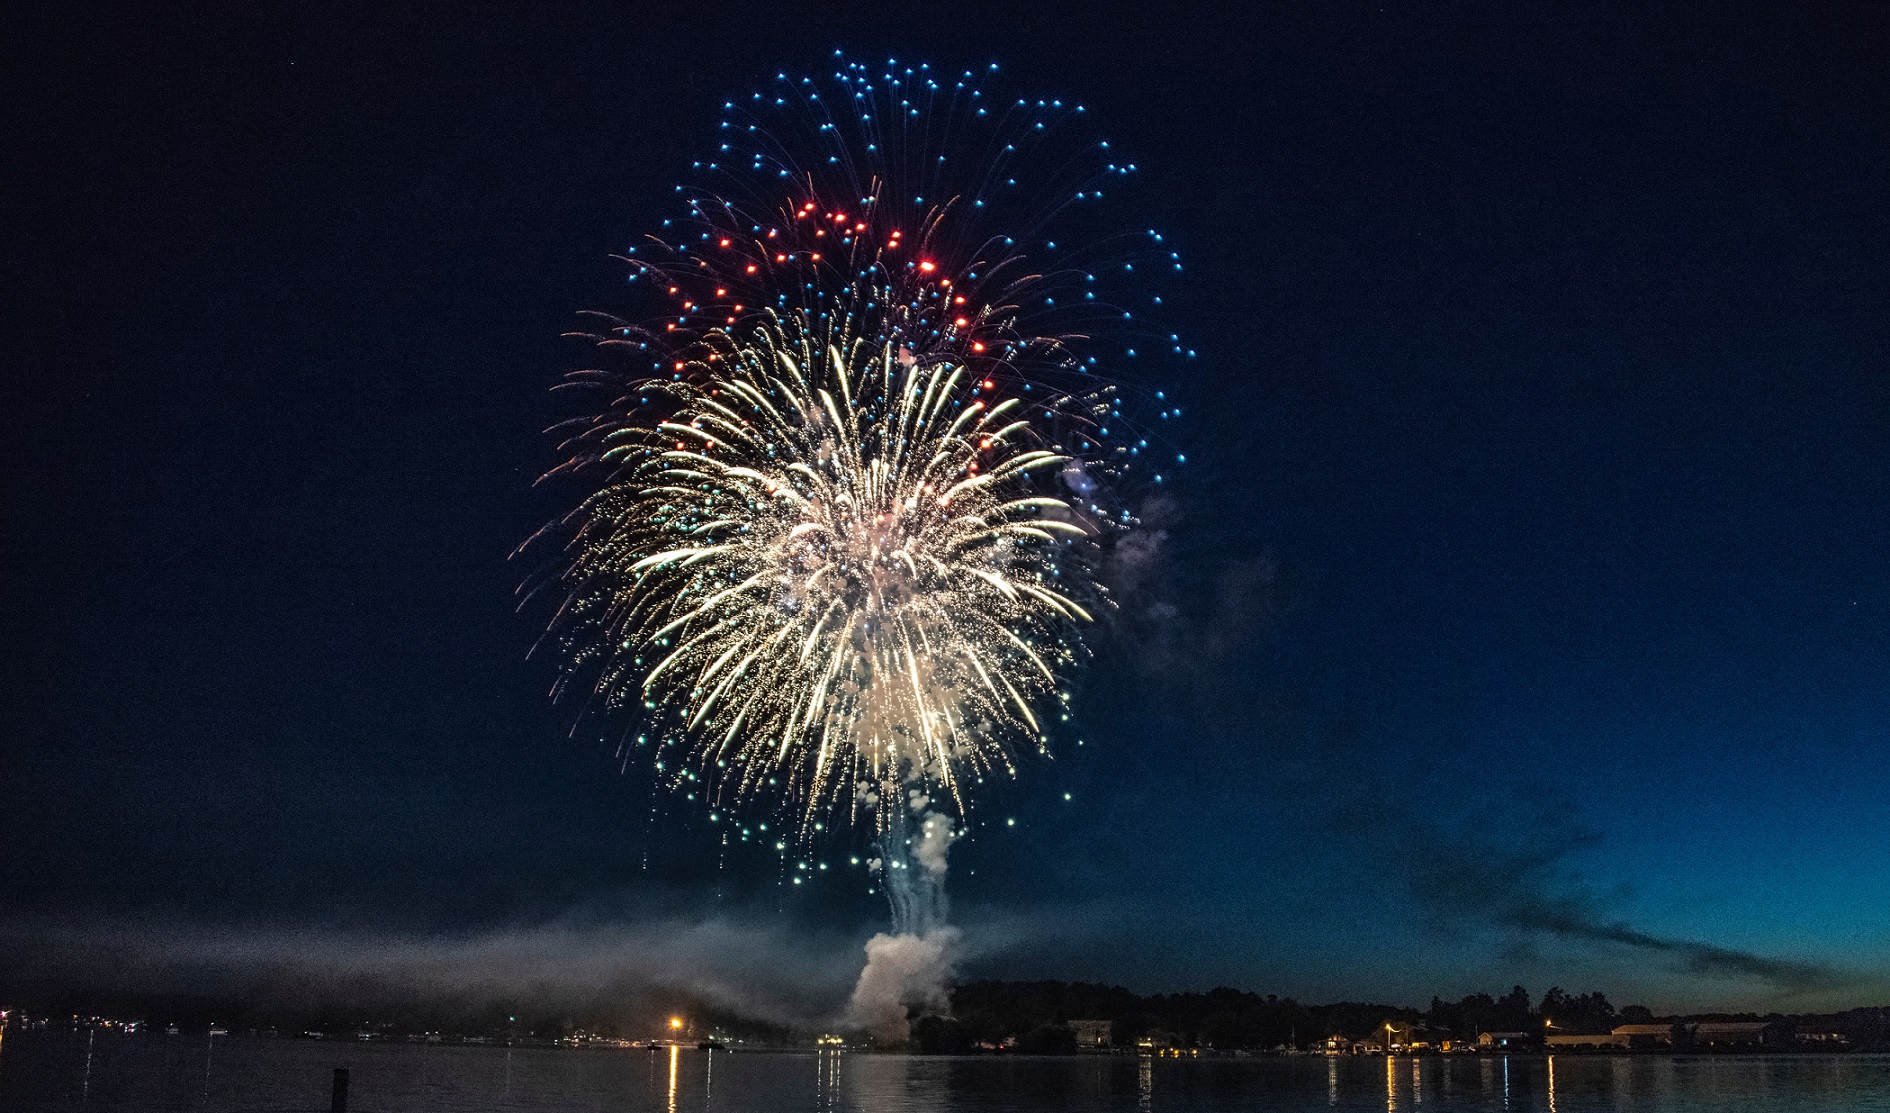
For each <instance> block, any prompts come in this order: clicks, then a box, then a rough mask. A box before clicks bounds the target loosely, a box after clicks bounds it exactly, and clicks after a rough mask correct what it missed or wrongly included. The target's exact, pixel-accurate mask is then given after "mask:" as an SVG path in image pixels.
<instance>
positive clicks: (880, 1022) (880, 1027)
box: [846, 791, 964, 1043]
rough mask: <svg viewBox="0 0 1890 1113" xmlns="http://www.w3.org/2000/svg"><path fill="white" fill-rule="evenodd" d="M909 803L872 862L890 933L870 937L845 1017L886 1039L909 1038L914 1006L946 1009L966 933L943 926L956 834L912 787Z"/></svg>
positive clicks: (893, 816)
mask: <svg viewBox="0 0 1890 1113" xmlns="http://www.w3.org/2000/svg"><path fill="white" fill-rule="evenodd" d="M888 795H891V794H888ZM894 799H897V797H896V796H895V797H894ZM906 804H907V806H906V807H903V808H902V807H898V806H897V805H895V806H893V807H892V808H890V809H889V814H888V816H887V827H886V832H885V834H884V835H883V836H882V837H881V840H880V842H881V847H880V857H879V858H878V859H877V860H876V861H877V863H878V867H879V873H880V880H881V883H882V884H884V885H885V886H886V897H887V900H888V901H889V902H890V903H891V905H892V912H893V930H892V931H891V932H881V933H880V934H878V935H875V936H873V938H871V939H869V940H867V943H866V969H864V970H862V971H860V980H859V983H858V984H857V985H855V986H854V987H853V998H852V1000H851V1001H850V1002H848V1005H847V1015H846V1024H847V1026H848V1027H851V1028H863V1029H865V1030H866V1031H868V1032H870V1033H872V1035H873V1037H874V1038H875V1039H877V1040H880V1041H881V1042H885V1043H897V1042H901V1041H903V1040H905V1039H906V1038H907V1037H909V1036H910V1035H911V1031H912V1029H911V1024H910V1022H909V1019H908V1018H909V1017H910V1015H911V1013H912V1012H913V1010H915V1009H916V1010H918V1011H919V1012H921V1013H927V1012H929V1013H934V1014H940V1013H944V1012H946V1011H947V1010H948V1009H949V1008H950V1007H951V991H950V985H951V976H952V964H953V962H954V961H955V960H956V959H957V957H958V952H959V949H960V944H961V943H962V942H963V938H964V936H963V933H962V932H960V931H959V930H958V929H957V928H955V927H952V926H950V925H948V924H946V923H945V915H946V911H947V906H946V902H945V864H946V863H945V856H946V854H947V852H948V851H950V849H951V845H952V840H953V839H956V838H957V837H958V834H959V832H958V830H957V828H956V827H955V826H954V824H953V823H952V820H951V817H950V816H947V815H941V814H940V813H938V812H934V811H931V810H930V807H931V800H930V799H929V798H927V797H926V796H925V795H924V794H923V793H920V792H917V791H912V792H910V793H909V794H908V796H907V801H906ZM915 825H916V827H917V831H916V832H913V831H912V830H911V829H912V827H913V826H915Z"/></svg>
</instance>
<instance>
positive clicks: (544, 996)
mask: <svg viewBox="0 0 1890 1113" xmlns="http://www.w3.org/2000/svg"><path fill="white" fill-rule="evenodd" d="M857 939H858V936H855V935H851V934H838V933H825V934H822V933H811V934H810V933H809V932H807V931H806V930H805V928H804V927H801V926H799V925H796V924H794V923H791V922H787V921H778V922H776V923H775V924H772V925H765V924H758V923H744V922H741V921H739V920H735V919H730V918H701V919H687V918H680V917H676V918H661V919H653V920H649V921H645V922H641V923H621V922H599V921H591V920H579V919H570V920H562V921H555V922H549V923H542V924H535V925H525V926H517V927H511V928H504V929H498V930H487V931H480V932H467V933H462V934H450V935H439V934H419V933H415V934H402V933H375V932H369V931H349V930H339V929H331V928H315V927H295V928H277V927H269V926H256V925H238V926H215V927H213V926H203V925H191V924H184V923H168V924H166V923H158V924H152V923H149V922H132V921H128V920H110V921H97V920H93V921H78V920H48V919H37V920H28V919H13V920H8V921H6V922H4V923H0V972H3V976H4V978H5V980H6V982H7V983H9V984H10V985H11V986H12V987H13V988H14V989H15V991H16V992H17V991H19V989H20V987H32V986H57V987H63V989H64V991H66V992H75V991H76V992H79V993H84V994H90V995H92V996H95V997H96V996H98V995H105V996H109V997H126V996H145V997H152V996H157V997H162V996H177V995H187V996H191V997H219V998H229V999H234V1000H244V1001H250V1002H255V1003H258V1004H259V1005H263V1006H267V1007H270V1008H274V1007H277V1006H280V1005H283V1004H285V1003H289V1004H292V1005H293V1006H294V1007H295V1008H297V1009H303V1010H306V1011H310V1012H315V1011H320V1010H323V1009H346V1010H379V1009H400V1008H406V1007H409V1006H412V1005H413V1004H414V1003H415V1002H425V1003H427V1005H428V1007H429V1008H430V1009H432V1011H433V1012H434V1013H435V1014H440V1015H445V1016H448V1017H451V1018H456V1019H457V1018H465V1017H468V1016H473V1015H477V1014H479V1013H480V1012H481V1011H482V1010H486V1009H489V1008H490V1007H493V1006H496V1005H500V1004H506V1003H519V1004H521V1006H523V1005H529V1006H530V1007H532V1008H536V1009H541V1010H550V1011H553V1012H559V1013H564V1014H576V1015H585V1016H590V1017H595V1018H600V1019H617V1020H623V1021H631V1020H634V1019H635V1018H637V1017H638V1016H640V1015H642V1014H644V1013H646V1012H650V1011H652V1010H659V1009H666V1008H669V1007H672V1006H674V1005H676V1004H678V1003H688V1004H690V1005H693V1006H696V1007H700V1008H702V1009H705V1010H711V1011H715V1012H718V1013H721V1014H726V1015H730V1016H736V1017H741V1018H745V1019H749V1020H755V1021H761V1022H764V1023H768V1024H773V1025H780V1026H785V1027H793V1028H813V1027H818V1026H822V1025H825V1024H827V1023H830V1022H831V1020H832V1018H833V1016H834V1015H835V1014H836V1013H837V1012H838V1011H839V1007H840V1005H841V1003H842V1001H843V1000H844V999H845V996H846V992H847V985H848V982H849V981H850V979H851V977H852V974H853V972H854V971H855V970H857V969H858V966H857V963H858V959H857V958H855V957H854V956H855V955H857V954H858V952H857V951H856V950H855V949H854V948H855V947H857V946H858V943H857ZM357 1019H358V1018H357Z"/></svg>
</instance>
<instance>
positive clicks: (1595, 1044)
mask: <svg viewBox="0 0 1890 1113" xmlns="http://www.w3.org/2000/svg"><path fill="white" fill-rule="evenodd" d="M1542 1046H1544V1047H1546V1048H1548V1049H1549V1050H1550V1051H1626V1050H1627V1049H1628V1037H1626V1036H1623V1035H1618V1034H1616V1033H1614V1032H1550V1033H1548V1034H1547V1035H1545V1036H1544V1037H1543V1038H1542Z"/></svg>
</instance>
